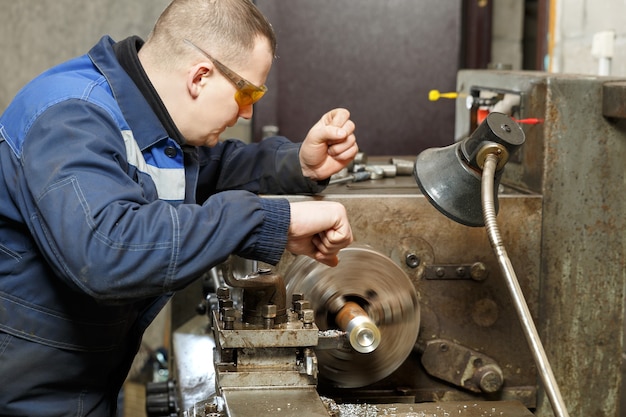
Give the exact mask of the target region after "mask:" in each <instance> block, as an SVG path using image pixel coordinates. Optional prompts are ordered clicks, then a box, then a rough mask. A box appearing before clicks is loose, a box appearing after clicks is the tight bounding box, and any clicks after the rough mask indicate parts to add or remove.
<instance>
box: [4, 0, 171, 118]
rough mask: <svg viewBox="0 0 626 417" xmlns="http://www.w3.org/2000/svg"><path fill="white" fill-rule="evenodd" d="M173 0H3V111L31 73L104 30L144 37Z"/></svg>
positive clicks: (71, 53) (90, 42) (116, 35)
mask: <svg viewBox="0 0 626 417" xmlns="http://www.w3.org/2000/svg"><path fill="white" fill-rule="evenodd" d="M168 3H169V0H142V1H127V0H89V1H83V0H20V1H15V0H0V74H2V76H1V77H0V111H2V110H4V109H5V108H6V106H7V105H8V103H9V102H10V101H11V99H12V98H13V96H14V95H15V93H16V92H17V91H18V90H19V88H21V87H22V86H23V85H24V84H26V82H28V81H29V80H30V79H31V78H33V77H34V76H36V75H37V74H39V73H40V72H42V71H43V70H45V69H47V68H48V67H50V66H52V65H54V64H57V63H60V62H63V61H65V60H66V59H69V58H72V57H74V56H76V55H80V54H82V53H85V52H87V51H88V50H89V48H90V47H91V46H92V45H93V44H95V43H96V42H97V41H98V39H100V37H101V36H102V35H105V34H108V35H111V36H112V37H113V38H114V39H116V40H121V39H123V38H125V37H127V36H129V35H139V36H142V37H145V36H147V35H148V33H149V32H150V29H151V28H152V25H153V24H154V22H155V20H156V18H157V17H158V15H159V14H160V13H161V11H162V10H163V9H164V8H165V7H166V6H167V4H168Z"/></svg>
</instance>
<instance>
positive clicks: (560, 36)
mask: <svg viewBox="0 0 626 417" xmlns="http://www.w3.org/2000/svg"><path fill="white" fill-rule="evenodd" d="M553 1H555V3H554V5H553V8H554V10H555V12H556V13H555V25H554V36H555V38H554V40H555V43H554V49H553V51H552V61H551V67H550V68H551V70H552V71H553V72H560V73H577V74H598V67H599V65H598V59H597V58H594V57H593V56H592V54H591V47H592V41H593V36H594V34H595V33H597V32H601V31H606V30H614V31H615V34H616V38H615V56H614V57H613V59H612V63H611V69H612V71H611V75H615V76H626V1H624V0H553Z"/></svg>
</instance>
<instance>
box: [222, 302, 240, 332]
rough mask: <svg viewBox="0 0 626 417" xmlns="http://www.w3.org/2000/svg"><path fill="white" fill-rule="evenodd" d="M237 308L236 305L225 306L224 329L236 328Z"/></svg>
mask: <svg viewBox="0 0 626 417" xmlns="http://www.w3.org/2000/svg"><path fill="white" fill-rule="evenodd" d="M236 314H237V310H236V309H235V308H234V307H224V318H223V321H224V330H234V329H235V315H236Z"/></svg>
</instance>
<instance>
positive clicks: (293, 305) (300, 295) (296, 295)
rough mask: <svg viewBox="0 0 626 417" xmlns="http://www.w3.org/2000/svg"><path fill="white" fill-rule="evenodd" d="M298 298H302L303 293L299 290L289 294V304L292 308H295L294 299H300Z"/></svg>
mask: <svg viewBox="0 0 626 417" xmlns="http://www.w3.org/2000/svg"><path fill="white" fill-rule="evenodd" d="M300 300H304V294H303V293H301V292H294V293H293V294H292V295H291V305H292V308H293V309H294V310H295V309H296V301H300Z"/></svg>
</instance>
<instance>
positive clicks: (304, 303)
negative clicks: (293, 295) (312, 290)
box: [293, 300, 311, 319]
mask: <svg viewBox="0 0 626 417" xmlns="http://www.w3.org/2000/svg"><path fill="white" fill-rule="evenodd" d="M293 307H294V310H295V312H296V313H298V318H299V319H302V311H304V310H306V309H307V308H311V302H310V301H308V300H298V301H296V302H295V303H294V306H293Z"/></svg>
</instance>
